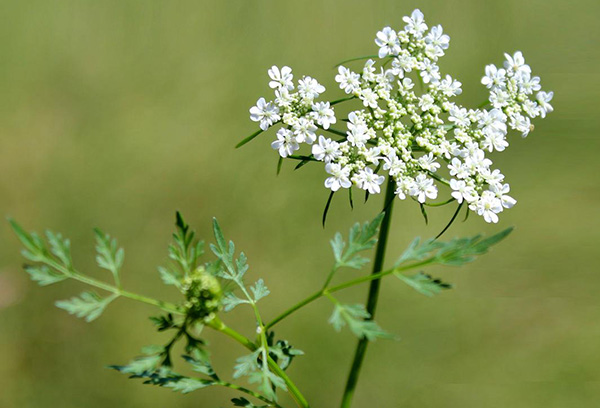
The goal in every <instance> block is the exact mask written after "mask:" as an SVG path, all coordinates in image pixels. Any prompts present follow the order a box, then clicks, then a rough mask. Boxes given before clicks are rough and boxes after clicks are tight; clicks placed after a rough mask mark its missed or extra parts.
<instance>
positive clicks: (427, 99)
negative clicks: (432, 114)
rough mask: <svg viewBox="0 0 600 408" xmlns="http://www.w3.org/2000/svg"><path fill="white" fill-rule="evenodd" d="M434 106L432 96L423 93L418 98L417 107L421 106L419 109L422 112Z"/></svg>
mask: <svg viewBox="0 0 600 408" xmlns="http://www.w3.org/2000/svg"><path fill="white" fill-rule="evenodd" d="M434 106H435V99H434V98H433V96H431V95H429V94H425V95H423V96H422V97H421V98H420V99H419V108H421V110H422V111H423V112H426V111H428V110H429V109H431V108H433V107H434Z"/></svg>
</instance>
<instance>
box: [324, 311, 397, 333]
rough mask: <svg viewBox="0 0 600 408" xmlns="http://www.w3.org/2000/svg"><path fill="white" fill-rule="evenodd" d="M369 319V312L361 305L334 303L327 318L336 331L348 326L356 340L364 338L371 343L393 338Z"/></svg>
mask: <svg viewBox="0 0 600 408" xmlns="http://www.w3.org/2000/svg"><path fill="white" fill-rule="evenodd" d="M370 318H371V315H370V314H369V312H367V311H366V310H365V307H364V306H363V305H359V304H356V305H343V304H341V303H335V307H334V309H333V314H332V315H331V317H330V318H329V323H330V324H331V325H332V326H333V328H334V329H335V330H336V331H338V332H339V331H341V330H342V328H343V327H345V326H348V328H349V329H350V331H351V332H352V333H354V335H355V336H356V337H358V338H366V339H367V340H369V341H373V340H375V339H376V338H378V337H380V338H392V337H393V336H392V335H391V334H389V333H387V332H386V331H384V330H383V329H382V328H381V327H379V325H378V324H377V323H375V322H374V321H373V320H368V319H370Z"/></svg>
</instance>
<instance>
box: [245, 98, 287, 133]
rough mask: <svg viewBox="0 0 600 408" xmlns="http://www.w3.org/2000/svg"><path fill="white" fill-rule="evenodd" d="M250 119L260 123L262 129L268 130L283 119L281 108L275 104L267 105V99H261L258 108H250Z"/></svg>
mask: <svg viewBox="0 0 600 408" xmlns="http://www.w3.org/2000/svg"><path fill="white" fill-rule="evenodd" d="M250 119H251V120H253V121H254V122H260V125H259V126H260V128H261V129H262V130H267V129H268V128H269V127H270V126H272V125H273V123H275V122H277V121H278V120H279V119H281V116H279V108H278V107H277V106H275V104H274V103H273V102H269V103H267V102H266V101H265V98H260V99H259V100H258V101H257V102H256V106H253V107H251V108H250Z"/></svg>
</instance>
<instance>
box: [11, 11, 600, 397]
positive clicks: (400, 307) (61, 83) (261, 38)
mask: <svg viewBox="0 0 600 408" xmlns="http://www.w3.org/2000/svg"><path fill="white" fill-rule="evenodd" d="M415 7H420V8H421V9H422V10H423V11H424V13H425V16H426V19H427V21H428V23H429V24H430V25H434V24H438V23H439V24H442V25H443V26H444V30H445V31H446V32H448V33H449V34H450V36H451V38H452V41H451V47H450V49H449V51H448V53H447V56H446V57H445V58H444V59H443V60H442V62H441V65H442V69H443V71H445V72H448V73H451V74H452V75H455V76H457V77H458V78H459V79H460V80H461V81H462V82H463V87H464V94H463V96H462V99H461V101H463V102H464V103H466V104H470V105H471V106H474V105H477V104H479V103H480V102H481V100H483V99H484V98H485V95H486V93H485V89H484V88H483V87H482V86H481V85H479V80H480V78H481V76H482V72H483V68H484V66H485V64H487V63H496V64H500V63H501V60H502V55H503V52H505V51H508V52H513V51H515V50H522V51H523V52H524V55H525V57H526V59H527V62H528V63H530V64H531V65H532V67H533V70H534V73H535V74H537V75H540V76H541V77H542V84H543V86H544V89H546V90H554V91H555V99H554V101H553V105H554V107H555V112H554V113H553V114H551V115H550V117H549V118H548V119H546V120H544V121H539V120H538V121H536V122H535V124H536V130H535V132H533V133H532V134H531V136H530V137H529V138H527V139H525V140H522V139H521V138H519V137H518V136H514V135H513V137H512V139H511V140H510V142H511V148H510V149H509V150H508V151H507V153H506V154H503V155H501V157H498V158H497V160H496V161H497V162H498V163H499V166H500V168H501V169H502V170H503V172H504V173H505V174H506V176H507V179H508V181H509V182H511V185H512V188H513V190H512V192H513V193H514V194H513V195H514V197H516V198H517V200H518V201H519V204H518V205H517V206H516V207H515V208H514V209H512V210H511V211H508V212H506V213H504V214H502V217H501V223H500V225H487V224H485V223H484V222H483V220H481V219H479V218H478V217H470V219H469V220H468V221H467V222H466V223H464V224H461V223H458V224H457V225H455V226H453V227H452V229H451V230H450V232H449V234H448V235H449V236H451V235H464V234H469V233H476V232H485V233H493V232H496V231H499V230H500V229H502V228H505V227H507V226H510V225H515V226H517V229H516V231H515V232H514V234H513V236H511V237H510V239H508V240H507V241H506V242H505V243H503V244H502V245H501V246H499V247H498V248H496V249H495V250H494V251H493V253H491V254H489V255H487V256H485V257H484V258H482V259H481V260H479V261H478V262H476V263H474V264H471V265H469V266H468V267H465V268H462V269H451V268H444V269H442V268H438V269H435V270H432V271H431V272H432V273H434V274H436V275H437V276H440V277H443V278H444V279H446V280H448V281H451V282H453V283H454V284H455V285H456V289H455V290H452V291H449V292H447V293H444V294H443V295H442V296H439V297H436V298H434V299H429V298H426V297H423V296H421V295H419V294H417V293H415V292H413V291H411V290H410V288H408V287H406V286H405V285H402V284H401V283H400V282H398V281H396V280H394V279H389V280H386V281H385V283H384V287H383V295H382V299H381V306H380V309H379V310H380V315H379V318H378V320H379V322H380V323H381V325H382V326H383V327H385V328H387V329H389V330H391V331H393V332H395V333H398V334H399V335H400V336H401V338H402V340H401V341H400V342H399V343H396V342H389V341H379V342H377V343H376V344H374V345H372V347H371V348H370V350H369V354H368V360H367V363H366V364H365V367H364V371H363V374H362V378H361V382H360V388H359V390H358V392H357V395H356V401H355V402H356V403H355V406H356V407H403V408H411V407H415V408H417V407H419V408H434V407H435V408H437V407H444V408H454V407H456V408H458V407H461V408H471V407H473V408H475V407H482V406H484V407H486V408H496V407H497V408H500V407H502V408H504V407H507V406H510V407H512V408H542V407H543V408H559V407H560V408H562V407H596V406H598V402H599V401H600V368H599V367H600V354H599V353H598V347H599V345H600V324H599V321H600V308H599V301H598V292H599V289H600V275H599V274H598V260H599V256H598V242H599V240H598V238H600V237H599V233H598V228H599V227H600V225H599V224H600V221H599V210H600V204H599V202H600V188H599V182H598V179H597V178H596V177H597V176H598V173H599V171H600V166H599V165H598V151H599V147H600V140H599V138H598V130H599V129H598V128H599V124H600V120H599V119H598V102H597V101H598V94H599V91H600V77H599V76H598V64H599V63H600V52H599V47H598V40H599V39H600V25H599V24H598V23H597V19H598V17H599V15H600V3H598V2H596V1H591V0H590V1H575V2H573V1H558V0H546V1H542V0H532V1H527V2H523V1H517V0H510V1H498V2H482V1H475V0H472V1H445V2H434V1H422V2H400V1H372V2H365V1H344V2H342V1H337V2H335V1H304V2H276V1H249V0H239V1H233V0H228V1H221V2H204V1H178V2H159V1H113V0H105V1H102V2H88V1H75V0H72V1H68V0H61V1H54V2H48V1H41V0H30V1H26V2H25V1H9V0H6V1H3V2H1V3H0V95H1V96H0V214H5V215H11V216H13V217H15V218H17V219H18V220H19V221H20V222H22V223H23V224H24V225H25V226H26V227H27V228H30V229H37V230H38V231H39V230H43V229H46V228H51V229H53V230H57V231H61V232H63V233H64V234H65V235H67V236H69V237H71V239H72V242H73V249H74V253H75V261H76V264H77V265H79V267H80V269H82V270H85V271H91V273H93V274H98V276H100V274H101V272H97V269H96V267H95V266H94V260H93V253H92V249H93V235H92V230H91V229H92V227H94V226H98V227H101V228H103V229H104V230H106V231H108V232H110V233H111V234H112V235H114V236H116V237H118V238H119V241H120V243H121V244H122V245H123V246H124V247H125V248H126V264H125V271H124V276H123V279H124V285H125V286H126V287H128V288H132V289H134V288H135V289H137V290H139V291H140V292H142V293H147V294H150V295H154V296H157V297H161V298H165V299H174V300H176V299H177V294H176V293H174V292H173V291H172V290H171V289H169V288H165V287H163V286H161V284H160V282H159V278H158V275H157V272H156V269H155V265H157V264H161V263H163V262H164V261H165V259H166V245H167V243H168V241H169V237H170V232H171V230H172V227H173V221H174V211H175V210H176V209H179V210H181V211H182V212H183V213H184V214H185V215H186V217H187V219H188V221H189V222H190V223H191V224H192V225H194V226H195V227H196V228H197V230H198V231H199V233H200V234H201V235H202V236H204V237H206V238H210V236H209V228H210V218H211V217H212V216H216V217H218V218H219V220H220V221H221V224H222V226H223V228H224V230H225V232H226V234H227V235H228V236H229V237H231V238H232V239H234V240H235V241H236V243H237V246H238V247H239V248H242V249H244V250H245V251H246V253H247V254H248V256H249V260H250V264H251V267H252V268H251V271H250V272H249V277H251V278H258V277H264V278H265V280H266V282H267V284H268V285H269V288H270V289H271V290H272V295H271V296H269V298H267V299H266V300H265V301H264V304H263V305H262V306H263V309H264V311H265V312H264V313H265V315H266V316H267V317H273V316H274V315H275V314H276V313H277V312H279V311H281V310H282V309H283V308H285V307H286V306H288V305H290V304H291V303H292V302H295V301H296V300H298V299H300V298H301V297H303V295H305V294H308V293H310V292H312V291H313V290H314V288H316V287H317V285H318V284H320V282H322V280H323V279H324V276H325V274H326V272H327V270H328V268H329V266H330V264H331V254H330V249H329V246H328V240H329V238H330V237H331V236H332V235H333V233H334V232H335V231H337V230H343V231H345V230H347V228H348V227H349V226H350V224H351V223H353V222H355V221H363V220H366V219H369V218H372V217H373V216H374V214H376V213H377V211H378V208H379V207H380V205H381V204H380V202H379V201H380V200H381V197H373V199H372V200H370V201H369V203H368V204H366V205H358V206H357V208H355V210H354V211H350V209H349V208H348V206H347V203H345V202H344V200H341V199H339V198H338V199H337V200H334V203H333V206H332V210H331V213H330V220H329V223H328V225H327V227H326V228H325V229H324V230H323V229H322V228H321V225H320V216H321V211H322V209H323V206H324V203H325V200H326V197H327V192H326V191H325V189H324V188H322V187H321V185H322V181H323V178H324V174H323V170H322V169H321V168H320V167H319V166H307V167H305V169H304V170H303V171H301V172H292V171H291V166H290V165H288V166H285V167H284V170H283V174H282V175H280V176H279V177H275V166H276V162H277V156H276V154H275V153H274V152H273V151H272V150H271V149H270V147H269V143H270V140H271V139H272V138H273V137H274V136H273V134H271V133H268V134H266V135H264V136H262V137H260V138H259V139H257V140H255V141H254V142H252V143H251V144H249V145H247V147H245V148H244V149H241V150H234V149H233V146H234V145H235V143H236V142H237V141H238V140H240V139H241V138H243V137H244V136H246V135H247V134H249V133H251V132H252V131H254V129H255V128H256V125H255V124H254V123H252V122H250V120H249V119H248V108H249V107H250V106H252V105H253V104H254V103H255V101H256V99H257V98H258V97H259V96H261V95H268V94H269V89H268V87H267V76H266V70H267V69H268V68H269V67H270V66H271V65H272V64H278V65H284V64H285V65H290V66H292V67H294V70H295V72H296V75H297V76H299V75H301V74H308V75H312V76H315V77H316V78H318V79H319V80H320V81H321V82H322V83H324V84H325V85H326V86H327V88H328V89H329V91H328V94H327V95H330V96H329V99H335V98H336V97H338V96H339V95H341V91H339V90H336V86H335V83H334V81H333V76H334V72H335V71H334V70H333V69H332V66H333V65H334V64H335V63H336V62H338V61H340V60H343V59H346V58H350V57H353V56H359V55H366V54H371V53H373V52H374V51H375V46H374V44H373V38H374V35H375V33H376V32H377V31H378V30H379V29H381V28H382V27H384V26H385V25H392V26H394V27H402V26H403V23H402V20H401V18H402V16H403V15H406V14H408V13H410V12H411V11H412V9H413V8H415ZM451 211H452V210H451V209H447V210H446V209H439V210H436V211H430V219H431V222H430V225H429V226H425V225H424V223H423V220H422V218H421V216H420V214H419V209H418V207H417V206H416V205H414V204H412V203H398V204H397V206H396V210H395V214H394V219H393V226H392V233H391V242H390V247H389V251H388V253H389V255H390V258H392V257H393V256H395V255H398V254H399V253H400V252H401V251H402V249H403V248H404V247H405V246H406V245H407V243H408V242H409V241H410V240H411V239H412V238H413V237H414V236H416V235H421V236H432V235H434V234H436V233H437V232H438V231H439V230H440V229H441V227H442V226H443V225H444V223H445V221H446V220H447V219H448V217H449V215H450V212H451ZM0 240H1V241H0V242H1V243H2V245H1V246H0V407H3V408H13V407H19V408H32V407H60V408H75V407H77V408H79V407H83V406H85V407H107V406H122V407H131V408H138V407H164V406H178V407H182V408H185V407H216V406H229V405H228V397H229V396H230V394H229V392H227V391H223V390H218V389H206V390H203V391H201V392H197V393H194V394H191V395H189V396H181V395H177V394H174V393H171V392H170V391H168V390H164V389H156V388H151V387H147V386H143V385H141V384H140V383H139V382H134V381H128V380H126V378H125V377H123V376H121V375H118V374H116V373H114V372H112V371H110V370H108V369H105V368H103V367H104V366H106V365H107V364H111V363H122V362H125V361H127V360H128V359H129V358H130V357H131V356H133V355H135V354H136V353H137V351H138V350H139V348H140V347H141V346H143V345H146V344H152V343H157V342H159V341H162V340H163V338H162V337H161V336H160V335H156V334H155V333H154V332H153V329H152V327H151V325H150V323H149V322H148V321H147V320H146V316H147V315H149V314H152V313H154V311H153V310H152V309H151V308H149V307H146V306H144V305H137V304H132V303H129V302H127V301H125V300H119V301H117V302H115V304H113V305H112V306H111V307H110V308H109V309H108V311H107V312H106V313H105V315H104V316H103V317H102V318H101V319H99V320H98V321H96V322H94V323H93V324H91V325H87V324H85V323H84V322H82V321H80V320H78V319H75V318H73V317H71V316H68V315H67V314H66V313H64V312H63V311H60V310H58V309H56V308H54V307H53V306H52V303H53V301H54V300H55V299H62V298H65V297H68V296H71V295H73V294H76V293H78V291H80V290H81V287H79V286H77V285H76V284H74V283H66V284H62V285H58V286H53V287H51V288H48V289H44V290H41V289H39V288H38V287H36V286H35V285H34V284H33V283H31V282H29V281H28V279H27V278H26V276H25V274H24V273H23V272H22V271H21V270H20V267H21V264H22V259H21V258H20V257H19V254H18V251H19V246H18V244H17V242H16V239H15V238H14V237H13V236H12V234H11V232H10V231H9V228H8V227H7V225H6V224H5V225H4V226H2V227H1V228H0ZM346 274H347V276H348V277H349V276H355V275H356V274H354V273H353V272H346ZM365 292H366V288H360V289H359V290H356V291H348V292H346V293H345V294H344V295H343V298H344V299H345V300H347V301H353V302H357V301H362V299H363V297H364V295H365ZM330 309H331V307H330V305H329V304H328V303H327V302H325V301H322V302H319V303H316V304H314V305H312V306H310V307H308V308H306V310H304V311H302V312H300V313H298V314H297V315H296V318H295V319H294V320H292V321H286V322H285V323H282V324H281V325H280V327H279V333H278V334H279V335H280V336H281V337H285V338H287V339H289V340H290V341H291V342H292V344H294V345H296V346H297V347H299V348H301V349H303V350H304V351H305V352H306V353H307V356H305V357H303V358H299V359H298V361H297V362H296V363H295V364H294V366H293V367H292V368H291V371H290V372H291V375H292V376H293V377H294V378H296V379H297V383H298V385H299V386H300V387H301V388H302V389H303V390H304V392H305V394H306V395H308V396H309V398H310V400H311V401H312V404H313V406H314V407H331V406H336V405H337V404H338V401H339V396H340V394H341V391H342V388H343V382H344V380H345V373H346V371H347V369H348V367H349V364H350V353H351V352H352V350H353V347H354V345H355V340H354V339H353V338H352V337H351V336H350V335H349V334H348V333H343V334H337V333H334V332H333V331H332V329H331V328H330V327H328V325H327V323H326V320H327V317H328V315H329V313H330ZM248 317H249V316H248V315H247V313H246V312H245V311H243V310H239V311H237V312H235V313H233V314H232V315H231V316H227V320H228V321H229V322H231V324H232V325H233V326H237V327H238V328H239V329H240V330H241V331H243V332H244V333H247V334H249V333H251V332H252V330H253V328H252V326H251V325H249V324H248V321H249V320H248ZM208 337H209V339H211V340H212V342H213V344H214V348H215V354H216V356H215V360H216V361H217V362H218V363H217V364H216V366H217V369H218V370H219V369H220V371H221V372H222V373H223V374H224V375H225V376H226V375H228V374H229V373H230V370H231V365H230V363H231V362H232V361H233V359H235V358H236V357H237V356H239V355H241V354H243V350H242V349H240V348H238V347H237V346H236V345H235V344H233V343H231V342H229V341H228V340H222V339H220V338H218V337H214V336H212V335H210V334H209V335H208ZM288 405H289V404H288Z"/></svg>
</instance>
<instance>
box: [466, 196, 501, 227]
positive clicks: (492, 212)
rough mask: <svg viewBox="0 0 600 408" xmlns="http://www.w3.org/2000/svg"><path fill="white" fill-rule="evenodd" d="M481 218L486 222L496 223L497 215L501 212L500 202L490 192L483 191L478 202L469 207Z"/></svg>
mask: <svg viewBox="0 0 600 408" xmlns="http://www.w3.org/2000/svg"><path fill="white" fill-rule="evenodd" d="M469 208H471V209H473V210H474V211H476V212H477V214H478V215H480V216H482V217H483V219H484V220H485V221H486V222H493V223H497V222H498V214H499V213H501V212H502V202H501V201H500V199H499V198H498V197H496V195H495V194H494V193H493V192H491V191H484V192H483V194H482V195H481V197H479V200H477V201H476V202H474V203H473V204H471V205H470V206H469Z"/></svg>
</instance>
